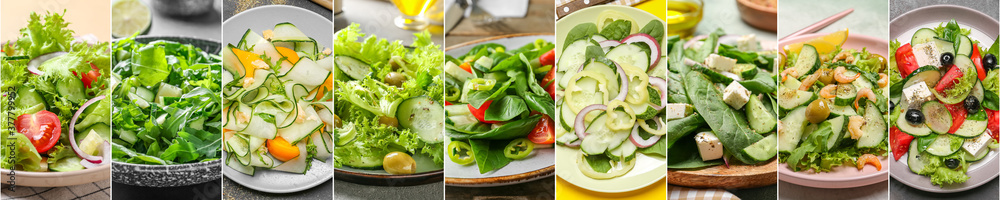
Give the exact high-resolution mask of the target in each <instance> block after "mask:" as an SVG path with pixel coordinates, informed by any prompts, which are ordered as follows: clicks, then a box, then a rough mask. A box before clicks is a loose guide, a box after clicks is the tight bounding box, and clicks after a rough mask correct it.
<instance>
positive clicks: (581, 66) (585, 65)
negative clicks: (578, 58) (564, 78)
mask: <svg viewBox="0 0 1000 200" xmlns="http://www.w3.org/2000/svg"><path fill="white" fill-rule="evenodd" d="M590 61H591V62H593V61H594V59H590ZM587 63H590V62H583V64H580V69H577V70H576V72H577V73H579V72H582V71H583V68H585V67H587Z"/></svg>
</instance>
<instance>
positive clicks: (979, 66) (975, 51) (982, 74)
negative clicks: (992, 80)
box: [972, 44, 986, 81]
mask: <svg viewBox="0 0 1000 200" xmlns="http://www.w3.org/2000/svg"><path fill="white" fill-rule="evenodd" d="M972 63H973V64H976V73H977V75H979V80H980V81H982V80H986V69H983V57H982V56H980V55H979V46H978V45H976V44H972Z"/></svg>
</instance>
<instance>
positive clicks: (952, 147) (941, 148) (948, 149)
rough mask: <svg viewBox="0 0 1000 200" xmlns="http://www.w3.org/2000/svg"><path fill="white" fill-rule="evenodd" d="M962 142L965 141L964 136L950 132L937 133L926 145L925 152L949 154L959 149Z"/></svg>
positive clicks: (941, 154)
mask: <svg viewBox="0 0 1000 200" xmlns="http://www.w3.org/2000/svg"><path fill="white" fill-rule="evenodd" d="M963 143H965V139H964V138H960V137H956V136H952V135H951V134H939V135H937V137H936V138H934V141H933V142H931V144H930V145H927V150H925V152H927V153H929V154H931V155H935V156H950V155H951V154H955V152H958V150H961V149H962V144H963ZM911 145H912V144H911Z"/></svg>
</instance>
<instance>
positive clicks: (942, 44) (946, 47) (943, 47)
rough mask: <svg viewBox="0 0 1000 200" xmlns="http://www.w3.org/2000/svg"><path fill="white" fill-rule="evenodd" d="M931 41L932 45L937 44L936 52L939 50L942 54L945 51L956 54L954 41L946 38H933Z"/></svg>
mask: <svg viewBox="0 0 1000 200" xmlns="http://www.w3.org/2000/svg"><path fill="white" fill-rule="evenodd" d="M932 41H934V45H935V46H937V49H938V52H941V53H942V54H944V53H945V52H949V53H952V54H954V55H956V56H957V55H958V54H955V43H953V42H950V41H947V40H942V39H940V38H934V39H932Z"/></svg>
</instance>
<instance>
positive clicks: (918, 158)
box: [906, 140, 933, 173]
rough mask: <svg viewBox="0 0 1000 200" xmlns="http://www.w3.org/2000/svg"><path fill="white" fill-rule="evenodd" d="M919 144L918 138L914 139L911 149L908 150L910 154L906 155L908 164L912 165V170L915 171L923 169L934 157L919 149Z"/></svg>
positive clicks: (918, 171)
mask: <svg viewBox="0 0 1000 200" xmlns="http://www.w3.org/2000/svg"><path fill="white" fill-rule="evenodd" d="M918 146H920V145H918V144H917V140H913V141H911V142H910V150H909V151H908V152H906V154H908V155H907V156H906V165H907V166H908V167H910V171H911V172H913V173H920V171H923V170H924V167H925V166H927V164H928V163H929V162H930V159H933V156H931V155H927V154H925V153H922V152H920V150H917V147H918Z"/></svg>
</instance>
